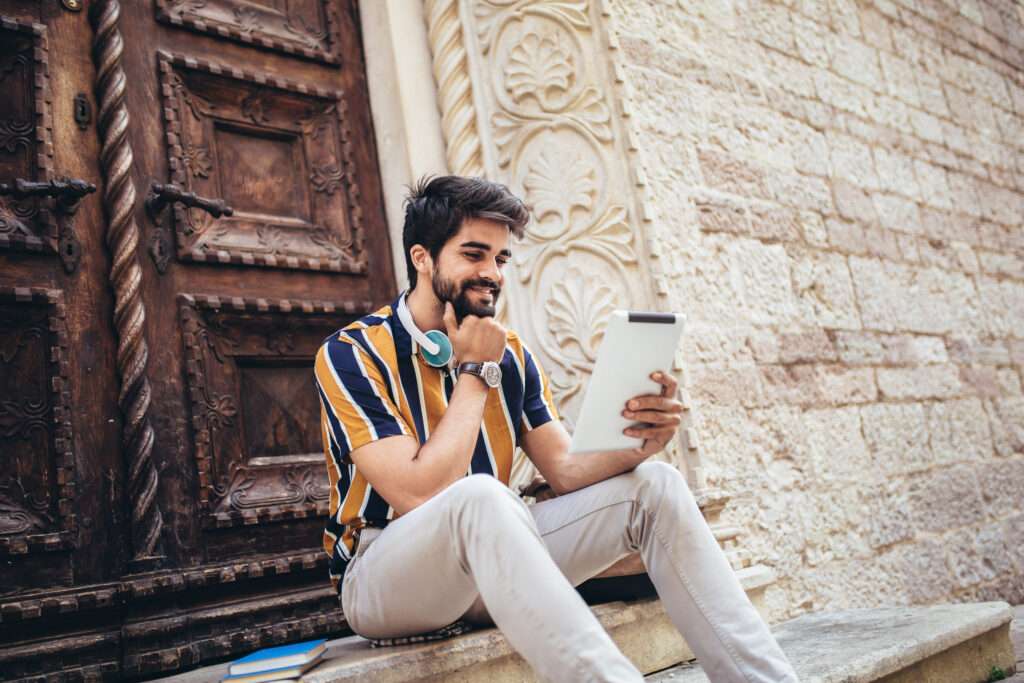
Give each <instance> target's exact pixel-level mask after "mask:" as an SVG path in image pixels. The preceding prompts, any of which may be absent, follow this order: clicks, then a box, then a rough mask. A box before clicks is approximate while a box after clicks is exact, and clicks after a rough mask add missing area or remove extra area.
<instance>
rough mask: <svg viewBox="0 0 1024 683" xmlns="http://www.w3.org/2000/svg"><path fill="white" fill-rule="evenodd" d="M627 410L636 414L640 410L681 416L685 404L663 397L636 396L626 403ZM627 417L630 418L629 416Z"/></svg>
mask: <svg viewBox="0 0 1024 683" xmlns="http://www.w3.org/2000/svg"><path fill="white" fill-rule="evenodd" d="M626 410H627V411H631V412H636V411H638V410H657V411H659V412H663V413H674V414H679V413H681V412H683V404H682V403H680V402H679V401H677V400H676V399H674V398H665V397H663V396H651V395H649V394H648V395H646V396H635V397H633V398H631V399H629V401H628V402H627V403H626ZM626 417H629V416H628V415H627V416H626Z"/></svg>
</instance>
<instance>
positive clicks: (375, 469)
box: [317, 304, 506, 515]
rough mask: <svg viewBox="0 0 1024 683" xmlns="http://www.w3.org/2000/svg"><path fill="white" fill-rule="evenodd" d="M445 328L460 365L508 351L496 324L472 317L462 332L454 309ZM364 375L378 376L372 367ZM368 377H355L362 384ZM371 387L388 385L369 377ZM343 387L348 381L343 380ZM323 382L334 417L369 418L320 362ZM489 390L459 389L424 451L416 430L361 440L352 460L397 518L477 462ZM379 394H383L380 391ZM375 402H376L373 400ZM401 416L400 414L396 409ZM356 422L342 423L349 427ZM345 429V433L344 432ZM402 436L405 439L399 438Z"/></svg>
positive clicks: (468, 385)
mask: <svg viewBox="0 0 1024 683" xmlns="http://www.w3.org/2000/svg"><path fill="white" fill-rule="evenodd" d="M445 323H446V325H447V326H448V335H449V338H450V339H451V341H452V348H453V349H454V350H455V353H456V355H457V357H459V358H460V360H477V361H485V360H494V359H495V357H496V358H497V359H500V358H501V355H502V353H503V352H504V350H505V335H506V333H505V329H504V328H503V327H502V326H501V325H499V324H498V323H497V322H495V321H494V320H493V319H491V318H477V317H475V316H467V317H466V319H465V320H463V323H462V325H461V326H457V325H456V322H455V314H454V311H452V310H451V305H450V304H449V305H448V308H447V310H446V313H445ZM363 369H364V370H365V371H366V372H367V373H369V374H370V375H374V369H373V367H372V364H369V365H368V364H366V363H364V364H363ZM362 378H363V376H362V375H360V376H357V377H353V378H352V379H353V380H354V381H355V382H358V381H360V380H361V379H362ZM366 379H369V380H370V381H379V382H380V383H381V384H382V379H381V378H377V377H375V376H371V377H368V378H366ZM339 380H340V382H341V383H344V381H345V380H344V377H343V376H339ZM317 381H318V383H320V384H321V385H322V388H323V389H324V393H325V394H326V396H327V401H328V403H329V405H328V406H327V408H328V410H329V411H330V412H332V413H334V414H344V413H349V414H352V413H358V412H359V411H360V409H362V410H363V412H366V407H365V406H356V405H354V403H357V401H353V400H350V399H349V395H350V394H352V393H353V392H352V390H351V389H348V391H346V388H342V387H340V386H336V385H337V384H338V383H339V381H338V380H335V377H334V374H332V373H331V372H328V371H325V370H321V367H320V362H319V361H318V368H317ZM488 391H489V389H488V387H487V385H486V384H485V383H484V382H483V380H481V379H480V378H478V377H475V376H472V375H468V376H467V378H466V379H462V380H460V381H459V382H458V383H456V385H455V390H454V392H452V397H451V400H450V401H449V403H448V407H447V408H446V410H445V413H444V415H443V416H442V418H441V420H440V421H439V422H438V424H437V426H436V427H435V428H434V430H433V432H431V434H430V438H428V439H427V441H426V442H425V443H424V444H423V445H422V446H421V445H420V444H419V442H418V441H417V440H416V438H415V437H414V436H412V435H411V432H412V430H411V429H408V428H406V429H402V430H397V429H392V430H389V433H388V435H387V436H386V438H378V439H375V440H368V439H365V438H363V439H358V440H357V443H358V444H359V445H358V446H356V447H354V448H353V449H352V451H351V452H350V454H349V457H350V458H351V459H352V462H353V463H355V465H356V467H357V468H358V469H359V472H360V473H362V475H363V476H364V477H365V478H366V480H367V481H368V482H369V483H370V486H372V487H373V488H374V490H376V491H377V493H379V494H380V495H381V496H382V497H383V498H384V500H386V501H387V502H388V504H389V505H390V506H391V507H392V508H394V510H395V513H396V514H399V515H402V514H405V513H406V512H408V511H410V510H412V509H414V508H416V507H418V506H420V505H421V504H423V503H424V502H426V501H427V500H430V498H432V497H433V496H435V495H436V494H438V493H440V492H441V491H442V490H444V489H445V488H446V487H447V486H448V485H450V484H451V483H453V482H455V481H457V480H458V479H460V478H462V477H463V476H465V474H466V472H467V470H468V469H469V465H470V462H471V461H472V459H473V450H474V448H475V447H476V440H477V437H478V435H479V433H480V424H481V423H482V421H483V414H484V405H485V404H486V401H487V392H488ZM376 393H378V394H379V393H382V392H381V391H379V390H378V391H377V392H376ZM370 398H371V399H372V397H370ZM393 410H394V411H395V412H397V408H393ZM347 422H351V420H343V419H339V420H337V423H338V424H340V425H344V424H345V423H347ZM342 428H343V427H342ZM399 432H402V433H399ZM336 438H338V439H339V441H340V442H344V441H345V440H346V439H347V440H348V442H351V441H352V436H351V435H346V434H342V435H339V436H338V437H336Z"/></svg>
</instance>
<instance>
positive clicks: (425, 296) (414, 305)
mask: <svg viewBox="0 0 1024 683" xmlns="http://www.w3.org/2000/svg"><path fill="white" fill-rule="evenodd" d="M406 304H407V305H408V306H409V313H411V314H412V321H413V322H414V323H416V327H418V328H419V329H420V330H421V331H423V332H426V331H427V330H441V331H444V329H445V326H444V304H442V303H441V302H440V301H439V300H438V298H437V297H436V296H435V295H434V290H433V289H431V287H430V284H429V283H427V282H425V281H424V280H423V278H422V277H421V278H419V280H418V281H417V282H416V287H415V288H414V289H413V290H412V291H411V292H409V296H408V298H407V299H406Z"/></svg>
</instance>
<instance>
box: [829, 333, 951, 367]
mask: <svg viewBox="0 0 1024 683" xmlns="http://www.w3.org/2000/svg"><path fill="white" fill-rule="evenodd" d="M836 348H837V349H838V351H839V359H840V360H841V361H842V362H843V363H848V364H851V365H883V364H884V365H917V364H921V363H945V362H947V361H948V360H949V355H948V354H947V353H946V345H945V343H944V342H943V340H942V338H941V337H928V336H920V335H910V334H881V333H878V332H859V331H847V330H839V331H838V332H836Z"/></svg>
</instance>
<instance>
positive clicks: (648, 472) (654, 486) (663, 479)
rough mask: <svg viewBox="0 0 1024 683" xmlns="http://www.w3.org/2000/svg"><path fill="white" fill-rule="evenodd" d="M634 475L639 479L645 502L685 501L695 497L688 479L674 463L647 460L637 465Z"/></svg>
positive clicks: (641, 493) (641, 495)
mask: <svg viewBox="0 0 1024 683" xmlns="http://www.w3.org/2000/svg"><path fill="white" fill-rule="evenodd" d="M633 475H634V476H635V477H636V478H637V480H638V485H639V487H640V499H641V500H642V501H644V502H645V504H655V505H663V504H666V503H667V504H672V503H683V502H685V501H688V500H692V499H693V492H691V491H690V487H689V485H688V484H687V483H686V479H685V478H683V474H682V472H680V471H679V470H678V469H677V468H676V467H675V466H674V465H670V464H668V463H667V462H659V461H647V462H643V463H640V464H639V465H637V467H636V469H634V470H633Z"/></svg>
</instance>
